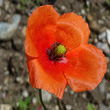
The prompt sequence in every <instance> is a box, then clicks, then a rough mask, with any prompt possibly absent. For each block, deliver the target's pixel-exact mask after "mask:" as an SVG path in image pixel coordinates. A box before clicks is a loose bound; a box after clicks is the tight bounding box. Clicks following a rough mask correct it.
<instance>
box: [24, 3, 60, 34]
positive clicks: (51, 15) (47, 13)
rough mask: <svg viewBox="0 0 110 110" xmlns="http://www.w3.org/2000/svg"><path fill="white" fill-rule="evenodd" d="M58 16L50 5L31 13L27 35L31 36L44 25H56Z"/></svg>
mask: <svg viewBox="0 0 110 110" xmlns="http://www.w3.org/2000/svg"><path fill="white" fill-rule="evenodd" d="M58 18H59V14H58V13H57V12H56V10H55V9H54V8H53V6H52V5H44V6H41V7H39V8H37V9H35V10H34V11H33V13H32V14H31V16H30V17H29V20H28V27H27V32H26V33H27V34H30V35H31V34H32V33H33V31H37V30H39V29H40V28H43V27H44V26H46V25H56V24H57V20H58Z"/></svg>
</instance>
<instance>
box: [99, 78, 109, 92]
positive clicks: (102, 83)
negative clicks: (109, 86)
mask: <svg viewBox="0 0 110 110" xmlns="http://www.w3.org/2000/svg"><path fill="white" fill-rule="evenodd" d="M106 82H107V81H106V80H105V79H103V81H102V82H101V83H100V84H99V86H98V89H99V92H100V93H104V92H105V87H106Z"/></svg>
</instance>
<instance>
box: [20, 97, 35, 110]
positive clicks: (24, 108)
mask: <svg viewBox="0 0 110 110" xmlns="http://www.w3.org/2000/svg"><path fill="white" fill-rule="evenodd" d="M18 110H36V106H31V98H30V97H27V98H26V99H25V100H20V101H19V106H18Z"/></svg>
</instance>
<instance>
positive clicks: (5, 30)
mask: <svg viewBox="0 0 110 110" xmlns="http://www.w3.org/2000/svg"><path fill="white" fill-rule="evenodd" d="M12 20H13V23H12V24H9V23H7V22H0V40H10V39H11V38H12V36H13V34H14V33H15V31H16V30H17V28H18V24H19V22H20V20H21V16H20V15H18V14H15V15H14V16H13V17H12Z"/></svg>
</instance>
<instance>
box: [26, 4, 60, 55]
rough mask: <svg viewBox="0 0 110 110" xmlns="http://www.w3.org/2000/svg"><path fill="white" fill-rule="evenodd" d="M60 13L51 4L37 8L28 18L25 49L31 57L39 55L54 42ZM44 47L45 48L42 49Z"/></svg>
mask: <svg viewBox="0 0 110 110" xmlns="http://www.w3.org/2000/svg"><path fill="white" fill-rule="evenodd" d="M58 18H59V14H58V13H57V12H56V11H55V9H54V8H53V7H52V6H51V5H45V6H41V7H39V8H37V9H36V10H35V11H34V12H33V13H32V15H31V16H30V17H29V20H28V27H27V30H26V34H27V37H26V40H25V51H26V54H27V55H29V56H31V57H38V56H40V54H41V53H42V51H43V52H44V51H45V50H46V49H47V48H49V47H50V46H51V45H52V44H53V43H54V42H55V38H54V33H55V31H56V25H57V20H58ZM41 48H43V49H44V50H43V49H41Z"/></svg>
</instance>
